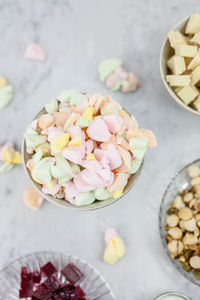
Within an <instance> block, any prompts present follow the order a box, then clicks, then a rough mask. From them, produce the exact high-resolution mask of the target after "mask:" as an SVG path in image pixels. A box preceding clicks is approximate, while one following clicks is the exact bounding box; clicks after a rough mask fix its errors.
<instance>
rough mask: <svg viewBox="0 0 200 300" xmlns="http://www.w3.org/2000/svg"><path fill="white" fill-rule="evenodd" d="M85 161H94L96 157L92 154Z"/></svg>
mask: <svg viewBox="0 0 200 300" xmlns="http://www.w3.org/2000/svg"><path fill="white" fill-rule="evenodd" d="M86 160H96V157H95V155H94V154H93V153H90V154H88V155H87V157H86Z"/></svg>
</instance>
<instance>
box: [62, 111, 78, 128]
mask: <svg viewBox="0 0 200 300" xmlns="http://www.w3.org/2000/svg"><path fill="white" fill-rule="evenodd" d="M80 117H81V115H80V114H77V113H71V114H70V116H69V118H68V119H67V121H66V122H65V125H64V131H67V130H68V128H70V127H72V126H74V125H75V123H76V122H77V121H78V120H79V119H80Z"/></svg>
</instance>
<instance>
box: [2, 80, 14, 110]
mask: <svg viewBox="0 0 200 300" xmlns="http://www.w3.org/2000/svg"><path fill="white" fill-rule="evenodd" d="M12 97H13V87H12V85H6V86H4V87H0V109H3V108H4V107H6V106H7V105H8V104H9V102H10V101H11V99H12Z"/></svg>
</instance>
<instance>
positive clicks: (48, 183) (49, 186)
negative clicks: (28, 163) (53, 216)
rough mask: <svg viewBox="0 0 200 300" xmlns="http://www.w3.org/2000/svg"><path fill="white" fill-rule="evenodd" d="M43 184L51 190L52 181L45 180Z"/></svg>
mask: <svg viewBox="0 0 200 300" xmlns="http://www.w3.org/2000/svg"><path fill="white" fill-rule="evenodd" d="M45 185H46V186H47V187H48V188H49V189H50V190H51V191H52V190H53V181H50V182H45Z"/></svg>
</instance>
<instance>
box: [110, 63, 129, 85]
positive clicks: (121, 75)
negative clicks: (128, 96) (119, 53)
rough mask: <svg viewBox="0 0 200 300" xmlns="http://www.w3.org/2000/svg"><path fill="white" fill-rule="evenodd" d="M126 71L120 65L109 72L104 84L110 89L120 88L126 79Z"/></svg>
mask: <svg viewBox="0 0 200 300" xmlns="http://www.w3.org/2000/svg"><path fill="white" fill-rule="evenodd" d="M127 76H128V73H127V72H126V71H125V70H124V68H122V67H118V68H117V69H115V70H114V72H112V74H110V75H109V76H108V77H107V79H106V86H107V87H108V88H110V89H112V90H118V89H120V87H121V85H122V83H123V81H125V80H126V79H127Z"/></svg>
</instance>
